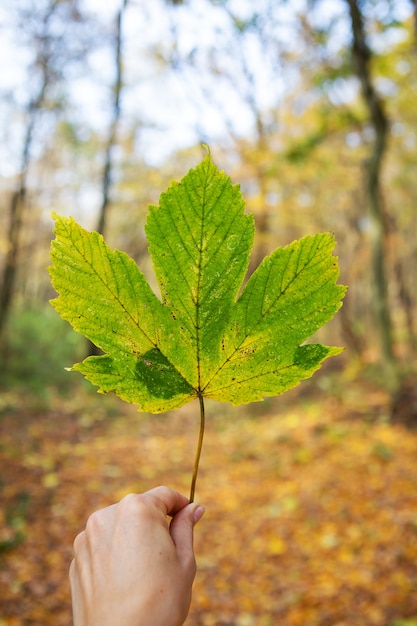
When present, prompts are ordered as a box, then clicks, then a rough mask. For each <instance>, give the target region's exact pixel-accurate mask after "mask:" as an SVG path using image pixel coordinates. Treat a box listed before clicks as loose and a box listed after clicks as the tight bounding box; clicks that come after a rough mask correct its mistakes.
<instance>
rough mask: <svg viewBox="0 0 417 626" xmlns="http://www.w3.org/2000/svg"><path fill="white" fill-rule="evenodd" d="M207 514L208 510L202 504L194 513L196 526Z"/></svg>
mask: <svg viewBox="0 0 417 626" xmlns="http://www.w3.org/2000/svg"><path fill="white" fill-rule="evenodd" d="M205 512H206V509H205V508H204V507H203V506H201V505H200V504H199V505H198V507H197V508H196V509H194V512H193V520H194V524H197V522H199V521H200V520H201V518H202V517H203V515H204V513H205Z"/></svg>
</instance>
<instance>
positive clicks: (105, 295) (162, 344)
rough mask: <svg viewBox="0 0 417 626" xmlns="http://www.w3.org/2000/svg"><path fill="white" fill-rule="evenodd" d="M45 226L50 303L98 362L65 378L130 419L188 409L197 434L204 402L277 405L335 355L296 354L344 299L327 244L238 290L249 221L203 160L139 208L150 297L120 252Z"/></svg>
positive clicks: (321, 349) (73, 227)
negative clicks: (153, 283)
mask: <svg viewBox="0 0 417 626" xmlns="http://www.w3.org/2000/svg"><path fill="white" fill-rule="evenodd" d="M54 217H55V220H56V230H55V233H56V239H55V240H54V241H53V242H52V246H51V256H52V261H53V265H52V267H51V268H50V275H51V279H52V284H53V286H54V288H55V289H56V291H57V292H58V294H59V297H58V298H56V299H55V300H53V301H52V304H53V305H54V307H55V308H56V310H57V311H58V312H59V313H60V315H61V316H62V317H63V318H64V319H66V320H68V321H69V322H70V323H71V324H72V326H73V328H74V329H75V330H76V331H78V332H80V333H82V334H83V335H85V336H86V337H87V338H88V339H90V340H91V341H92V342H93V343H94V344H95V345H97V346H98V347H99V348H101V349H102V350H103V352H104V355H103V356H92V357H88V358H87V359H85V360H84V361H83V362H82V363H77V364H76V365H74V366H73V367H72V369H73V370H77V371H79V372H81V373H82V374H83V375H84V376H85V377H86V378H87V379H88V380H89V381H90V382H91V383H93V384H94V385H97V386H98V387H99V391H101V392H103V393H107V392H110V391H113V392H114V393H116V394H117V395H118V396H119V397H120V398H122V399H123V400H126V401H127V402H132V403H135V404H138V406H139V410H141V411H148V412H151V413H159V412H163V411H168V410H172V409H175V408H178V407H180V406H182V405H184V404H185V403H187V402H189V401H190V400H192V399H194V398H199V400H200V407H201V415H202V424H203V426H204V404H203V398H212V399H214V400H219V401H223V402H230V403H232V404H234V405H238V404H243V403H249V402H254V401H259V400H262V399H263V398H264V397H266V396H275V395H278V394H281V393H283V392H284V391H286V390H288V389H290V388H292V387H294V386H295V385H297V384H298V383H299V382H300V381H301V380H303V379H306V378H308V377H310V376H311V375H312V374H313V373H314V372H315V371H316V370H317V369H318V368H319V367H320V366H321V364H322V362H323V361H324V360H325V359H327V358H328V357H329V356H332V355H336V354H338V353H339V352H340V351H341V348H337V347H329V346H323V345H320V344H305V343H304V342H305V341H306V340H307V339H308V338H309V337H310V336H311V335H312V334H313V333H314V332H315V331H316V330H317V329H319V328H320V327H321V326H322V325H323V324H325V323H326V322H328V321H329V320H330V319H331V318H332V317H333V315H334V314H335V313H336V311H337V310H338V309H339V308H340V306H341V300H342V298H343V295H344V292H345V288H344V287H343V286H341V285H337V284H336V283H337V279H338V276H339V269H338V265H337V259H336V257H334V256H333V255H332V250H333V248H334V245H335V242H334V239H333V237H332V236H331V235H330V234H328V233H324V234H317V235H313V236H307V237H304V238H302V239H300V240H298V241H294V242H293V243H291V244H290V245H288V246H286V247H285V248H278V249H277V250H275V251H274V252H273V253H272V254H271V255H270V256H268V257H266V258H265V259H264V260H263V261H262V263H261V264H260V265H259V267H258V268H257V269H256V270H255V272H254V273H253V274H252V275H251V276H250V278H249V279H248V281H247V282H246V284H245V285H244V286H242V283H243V281H244V278H245V275H246V273H247V269H248V265H249V256H250V252H251V250H252V246H253V237H254V221H253V217H252V216H251V215H247V214H245V213H244V200H243V198H242V195H241V193H240V189H239V187H238V186H237V185H232V184H231V181H230V179H229V178H228V177H227V176H226V175H225V174H224V173H223V172H220V171H219V170H218V169H217V168H216V167H215V166H214V165H213V163H212V161H211V159H210V157H209V156H207V157H206V158H205V159H204V160H203V161H202V162H201V164H200V165H199V166H197V167H196V168H195V169H192V170H190V171H189V172H188V174H187V175H186V176H185V177H184V178H183V179H182V181H181V182H180V183H173V184H172V185H171V186H170V187H169V189H168V191H167V192H166V193H163V194H162V195H161V198H160V205H159V206H151V207H150V211H149V215H148V219H147V224H146V228H145V230H146V235H147V239H148V243H149V252H150V255H151V258H152V262H153V267H154V270H155V274H156V278H157V281H158V285H159V289H160V295H161V298H159V297H157V295H155V293H154V292H153V291H152V289H151V288H150V286H149V284H148V282H147V280H146V279H145V277H144V275H143V274H142V273H141V271H140V270H139V268H138V267H137V265H136V263H135V262H134V261H133V260H132V259H131V258H129V257H128V256H127V255H126V254H125V253H123V252H120V251H119V250H111V249H110V248H109V247H108V246H107V244H106V243H105V241H104V239H103V237H102V236H101V235H99V234H98V233H95V232H92V233H89V232H87V231H86V230H84V229H83V228H81V227H80V226H79V225H78V224H77V223H76V222H75V221H74V220H73V219H72V218H63V217H58V216H54ZM201 438H202V432H201V433H200V439H201ZM200 450H201V441H200ZM198 454H199V453H198ZM196 463H197V465H198V459H197V461H196ZM194 482H195V477H194ZM192 495H193V489H192Z"/></svg>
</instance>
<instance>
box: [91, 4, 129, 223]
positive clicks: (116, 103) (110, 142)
mask: <svg viewBox="0 0 417 626" xmlns="http://www.w3.org/2000/svg"><path fill="white" fill-rule="evenodd" d="M127 3H128V0H122V4H121V7H120V9H119V11H118V12H117V15H116V28H115V35H114V61H115V80H114V85H113V89H112V92H113V93H112V96H113V97H112V114H111V122H110V126H109V132H108V137H107V141H106V147H105V151H104V168H103V176H102V186H101V198H102V200H101V206H100V213H99V219H98V223H97V231H98V232H99V233H102V234H104V232H105V228H106V223H107V213H108V209H109V205H110V189H111V183H112V174H113V168H114V159H113V148H114V146H115V143H116V139H117V129H118V126H119V121H120V113H121V107H120V102H121V94H122V89H123V65H122V63H123V59H122V46H123V34H122V25H123V16H124V13H125V11H126V7H127Z"/></svg>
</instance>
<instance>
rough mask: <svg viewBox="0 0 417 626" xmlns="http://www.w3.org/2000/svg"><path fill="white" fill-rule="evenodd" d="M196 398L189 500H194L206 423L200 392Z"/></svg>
mask: <svg viewBox="0 0 417 626" xmlns="http://www.w3.org/2000/svg"><path fill="white" fill-rule="evenodd" d="M198 399H199V401H200V433H199V435H198V444H197V452H196V455H195V461H194V469H193V477H192V480H191V490H190V502H194V495H195V484H196V482H197V474H198V465H199V463H200V456H201V449H202V447H203V437H204V427H205V423H206V417H205V412H204V399H203V395H202V394H201V393H199V394H198Z"/></svg>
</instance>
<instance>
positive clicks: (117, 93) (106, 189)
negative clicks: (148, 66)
mask: <svg viewBox="0 0 417 626" xmlns="http://www.w3.org/2000/svg"><path fill="white" fill-rule="evenodd" d="M127 1H128V0H122V5H121V7H120V9H119V12H118V13H117V17H116V32H115V37H114V51H115V66H116V78H115V82H114V85H113V110H112V119H111V123H110V127H109V135H108V137H107V142H106V148H105V153H104V168H103V176H102V181H101V206H100V212H99V217H98V221H97V227H96V230H97V232H99V233H101V234H102V235H104V233H105V230H106V224H107V217H108V211H109V207H110V189H111V184H112V175H113V166H114V162H113V148H114V145H115V143H116V136H117V128H118V125H119V120H120V112H121V108H120V100H121V93H122V88H123V67H122V41H123V36H122V22H123V15H124V11H125V9H126V7H127ZM87 352H88V354H89V355H90V356H94V355H99V354H102V352H101V350H100V349H99V348H97V346H96V345H94V344H93V343H92V342H91V341H88V343H87Z"/></svg>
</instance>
